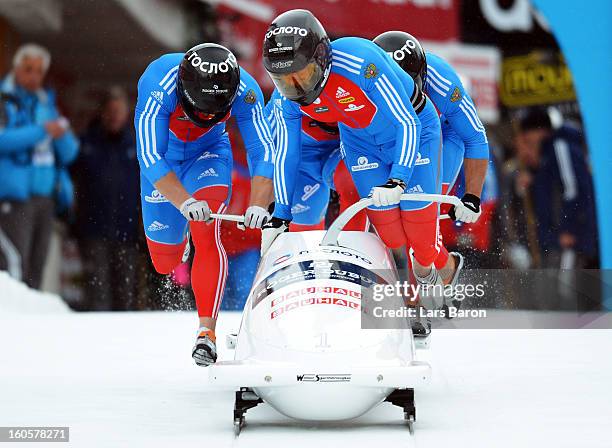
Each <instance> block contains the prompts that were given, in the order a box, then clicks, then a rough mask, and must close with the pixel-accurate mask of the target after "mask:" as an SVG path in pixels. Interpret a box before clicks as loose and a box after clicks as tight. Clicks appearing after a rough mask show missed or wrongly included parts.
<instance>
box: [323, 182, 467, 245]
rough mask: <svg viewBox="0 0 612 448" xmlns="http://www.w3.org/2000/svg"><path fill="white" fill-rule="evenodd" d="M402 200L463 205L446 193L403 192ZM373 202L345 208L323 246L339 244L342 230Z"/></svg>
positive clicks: (330, 229)
mask: <svg viewBox="0 0 612 448" xmlns="http://www.w3.org/2000/svg"><path fill="white" fill-rule="evenodd" d="M402 201H421V202H439V203H441V204H452V205H454V206H455V207H456V206H458V205H461V200H460V199H459V198H458V197H457V196H450V195H445V194H427V193H404V194H402ZM372 204H373V201H372V198H364V199H362V200H360V201H359V202H355V203H354V204H353V205H351V206H350V207H348V208H347V209H346V210H344V212H342V214H340V216H338V217H337V218H336V220H335V221H334V222H333V223H332V225H331V226H329V229H328V230H327V233H326V234H325V236H324V237H323V241H321V246H337V245H338V236H339V235H340V232H342V229H343V228H344V226H346V225H347V224H348V222H349V221H350V220H351V219H353V217H354V216H355V215H356V214H357V213H359V212H360V211H361V210H363V209H365V208H368V207H369V206H370V205H372ZM448 217H449V216H448V215H442V216H440V219H447V218H448Z"/></svg>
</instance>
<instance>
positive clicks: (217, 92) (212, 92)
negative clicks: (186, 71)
mask: <svg viewBox="0 0 612 448" xmlns="http://www.w3.org/2000/svg"><path fill="white" fill-rule="evenodd" d="M227 92H229V90H228V89H219V87H218V86H214V87H213V88H212V89H202V93H208V94H209V95H221V94H223V93H227Z"/></svg>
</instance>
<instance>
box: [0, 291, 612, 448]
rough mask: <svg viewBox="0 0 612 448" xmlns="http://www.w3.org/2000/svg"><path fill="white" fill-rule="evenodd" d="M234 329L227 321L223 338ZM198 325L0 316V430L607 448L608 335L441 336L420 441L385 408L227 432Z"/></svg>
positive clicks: (320, 443)
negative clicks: (195, 357)
mask: <svg viewBox="0 0 612 448" xmlns="http://www.w3.org/2000/svg"><path fill="white" fill-rule="evenodd" d="M2 287H3V288H4V284H3V285H2ZM238 323H239V315H238V314H237V313H224V314H222V315H221V320H220V326H219V334H221V335H223V334H225V333H227V331H228V329H235V328H237V326H238ZM195 327H196V316H195V314H194V313H181V312H173V313H170V312H168V313H163V312H147V313H145V312H141V313H65V314H55V315H25V314H23V315H17V314H12V315H10V316H9V315H7V314H6V313H4V312H3V311H0V353H1V355H2V358H1V360H0V426H11V425H17V426H36V425H47V426H70V445H69V446H77V447H128V446H129V447H147V448H152V447H170V446H176V447H185V448H187V447H199V448H201V447H214V448H217V447H230V446H232V447H240V446H243V447H266V448H270V447H276V446H288V445H289V446H291V448H298V447H308V448H312V447H327V446H330V447H332V446H333V447H338V446H346V447H355V446H368V447H371V446H381V447H382V446H389V447H411V446H414V447H416V446H420V447H427V448H433V447H443V446H444V447H470V448H475V447H486V448H491V447H495V448H500V447H502V448H503V447H512V448H516V447H555V448H560V447H576V446H587V447H589V448H599V447H601V448H604V447H610V446H612V439H611V438H610V431H609V425H610V422H611V421H612V383H611V381H612V357H611V356H610V354H611V350H610V347H611V346H612V330H438V331H437V332H435V334H434V335H433V336H432V347H431V349H430V350H429V353H428V355H430V359H429V361H430V362H431V364H432V366H433V373H434V379H433V381H432V383H431V384H430V385H429V386H428V387H427V388H426V389H423V390H417V393H416V408H417V423H416V425H415V435H414V436H411V435H410V434H409V432H408V430H407V428H406V427H405V426H404V424H403V420H402V412H401V410H400V409H399V408H396V407H394V406H392V405H390V404H388V403H386V404H382V405H380V406H379V407H377V408H375V409H374V410H373V411H371V412H369V413H368V414H366V415H365V416H363V417H361V418H359V419H356V420H354V421H350V422H343V423H334V424H321V425H315V424H311V423H300V422H296V421H293V420H290V419H288V418H286V417H283V416H281V415H279V414H277V413H276V412H275V411H274V410H273V409H271V408H270V407H269V406H267V405H265V404H264V405H260V406H258V407H257V408H255V409H252V410H250V411H248V413H247V426H246V427H245V428H244V429H243V431H242V434H241V435H240V437H238V438H235V437H234V435H233V427H232V407H233V392H232V391H230V390H214V389H212V388H211V387H210V386H209V385H208V384H207V372H206V370H205V369H203V368H199V367H196V366H195V365H194V364H193V363H192V360H191V356H190V353H191V346H192V343H193V338H194V337H195ZM219 340H220V341H224V337H223V336H220V338H219ZM230 356H231V352H229V351H228V350H226V349H225V347H224V344H221V357H222V358H228V357H230ZM326 405H327V404H326V403H321V406H326ZM44 445H45V444H36V445H35V446H44ZM2 446H10V444H2ZM16 446H24V445H21V444H20V445H16ZM52 446H55V447H57V446H59V445H56V444H54V445H52Z"/></svg>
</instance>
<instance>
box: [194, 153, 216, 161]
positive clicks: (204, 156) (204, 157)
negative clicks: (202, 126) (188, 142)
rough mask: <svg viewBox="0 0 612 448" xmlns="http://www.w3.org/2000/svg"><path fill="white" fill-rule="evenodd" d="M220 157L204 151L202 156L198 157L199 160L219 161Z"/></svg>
mask: <svg viewBox="0 0 612 448" xmlns="http://www.w3.org/2000/svg"><path fill="white" fill-rule="evenodd" d="M218 157H219V154H213V153H211V152H209V151H204V152H203V153H202V155H201V156H200V157H198V160H205V159H217V158H218Z"/></svg>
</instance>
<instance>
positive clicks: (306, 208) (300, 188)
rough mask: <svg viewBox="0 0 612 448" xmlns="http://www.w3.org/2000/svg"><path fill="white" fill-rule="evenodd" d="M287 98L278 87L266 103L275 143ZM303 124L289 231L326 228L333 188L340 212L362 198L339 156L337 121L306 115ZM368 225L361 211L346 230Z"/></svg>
mask: <svg viewBox="0 0 612 448" xmlns="http://www.w3.org/2000/svg"><path fill="white" fill-rule="evenodd" d="M285 101H288V100H287V98H284V97H283V96H282V95H281V94H280V93H279V92H278V90H276V89H275V90H274V92H272V96H271V97H270V100H269V101H268V103H267V104H266V109H265V110H266V117H267V118H268V121H269V122H270V130H271V131H272V136H273V137H274V139H275V143H276V144H278V138H279V137H280V136H281V135H284V133H281V132H279V131H278V123H279V122H282V121H283V120H282V117H280V116H281V115H282V113H283V102H285ZM277 117H279V118H277ZM301 126H302V134H301V140H300V142H301V145H302V153H301V159H300V164H299V168H298V173H297V176H296V179H295V184H294V185H295V187H294V190H293V191H294V192H293V196H292V198H291V203H290V206H291V214H292V216H293V220H292V221H291V225H290V226H289V230H290V231H292V232H293V231H303V230H320V229H324V228H325V212H326V211H327V205H328V203H329V192H330V188H333V189H335V190H336V192H337V193H338V195H339V197H340V212H342V211H343V210H345V209H346V208H347V207H348V206H350V205H351V204H354V203H355V202H357V201H358V200H359V194H358V193H357V189H356V188H355V184H353V180H352V179H351V175H350V174H349V172H348V171H347V169H346V167H345V165H344V162H342V160H341V158H340V134H339V130H338V125H337V123H323V122H320V121H317V120H314V119H313V118H310V117H309V116H308V115H303V116H302V118H301ZM368 225H369V224H368V223H367V218H366V216H365V213H364V212H362V213H359V214H358V215H357V216H355V217H354V218H353V219H351V221H350V222H349V223H347V225H346V226H345V230H365V229H366V227H367V226H368Z"/></svg>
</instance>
